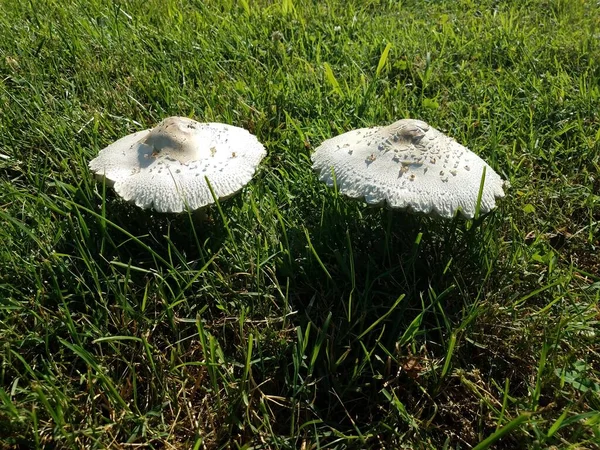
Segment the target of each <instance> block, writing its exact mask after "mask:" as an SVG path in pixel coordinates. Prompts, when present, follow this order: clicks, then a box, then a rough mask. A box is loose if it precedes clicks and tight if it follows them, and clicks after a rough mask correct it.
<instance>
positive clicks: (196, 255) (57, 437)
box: [0, 0, 600, 449]
mask: <svg viewBox="0 0 600 450" xmlns="http://www.w3.org/2000/svg"><path fill="white" fill-rule="evenodd" d="M0 6H1V9H2V11H3V13H2V14H1V15H0V111H1V113H0V154H3V155H5V156H7V157H8V158H1V159H0V183H1V185H0V220H1V222H0V223H1V224H2V226H1V227H0V242H2V245H1V246H0V343H1V346H0V361H1V366H0V447H1V448H129V447H140V446H142V447H148V448H185V449H189V448H194V449H199V448H245V449H250V448H282V449H285V448H302V449H310V448H314V449H316V448H423V449H426V448H436V449H437V448H476V449H485V448H490V447H494V448H511V449H512V448H549V447H552V448H598V447H599V444H598V443H599V442H600V394H599V392H600V357H599V354H598V344H597V343H598V333H599V332H600V329H599V328H600V326H599V319H600V311H599V309H598V300H599V297H600V257H599V256H598V252H599V248H600V196H599V193H600V181H599V180H600V159H599V158H600V143H599V142H600V117H599V114H600V87H599V86H598V81H597V80H598V79H600V65H599V64H598V62H599V61H600V20H599V17H600V10H599V7H598V5H597V4H596V3H595V2H588V1H583V0H569V1H566V0H555V1H547V0H545V1H544V0H527V1H525V2H522V1H520V2H517V1H507V2H496V1H492V0H484V1H481V2H472V1H470V0H462V1H459V2H449V1H446V2H415V1H406V2H392V1H383V0H381V1H378V0H370V1H365V2H362V1H361V2H350V3H347V2H337V1H333V0H327V1H323V2H300V1H293V0H282V1H275V2H267V1H252V0H240V1H239V2H234V1H228V0H219V1H214V2H201V1H185V2H184V1H177V0H164V1H155V0H148V1H145V2H135V1H113V2H104V1H100V0H90V1H86V2H78V1H72V2H56V1H54V0H35V1H33V2H14V1H10V0H4V1H0ZM170 115H183V116H189V117H192V118H195V119H197V120H201V121H219V122H226V123H231V124H234V125H237V126H242V127H245V128H247V129H249V130H250V131H251V132H252V133H255V134H256V135H257V136H258V138H259V139H260V140H261V142H263V143H264V144H265V146H266V147H267V149H268V152H269V154H268V157H267V158H266V159H265V160H264V162H263V164H262V165H261V168H260V169H259V171H258V173H257V175H256V177H255V179H254V180H253V181H252V183H250V184H249V185H248V187H247V188H245V189H244V190H243V191H242V193H240V194H239V195H237V196H236V197H234V198H232V199H229V200H227V201H225V202H222V203H221V204H220V205H219V208H217V207H214V208H212V209H210V210H209V212H208V220H206V221H205V222H198V221H195V220H194V218H193V217H191V216H189V215H186V214H182V215H179V216H169V215H159V214H155V213H152V212H144V211H140V210H138V209H136V208H135V207H134V206H132V205H129V204H124V203H123V202H121V201H119V199H117V198H116V197H115V195H114V194H113V192H112V191H111V190H110V189H105V188H104V187H103V186H102V185H99V184H97V183H96V182H94V180H93V177H92V176H91V175H90V173H89V171H88V170H87V161H88V160H89V159H91V158H92V157H94V156H95V155H96V153H97V152H98V150H99V149H100V148H102V147H104V146H106V145H108V144H109V143H110V142H112V141H113V140H115V139H116V138H118V137H120V136H123V135H125V134H127V133H131V132H133V131H137V130H141V129H143V128H145V127H150V126H152V125H153V124H155V123H156V122H158V121H159V120H161V119H162V118H164V117H166V116H170ZM403 117H414V118H420V119H423V120H425V121H427V122H429V123H430V124H432V125H433V126H435V127H436V128H439V129H441V130H443V131H445V132H447V133H448V134H450V135H451V136H453V137H454V138H456V139H457V140H458V141H459V142H462V143H464V144H465V145H467V146H469V147H470V148H471V149H473V150H474V151H475V152H476V153H478V154H480V155H481V156H482V157H483V158H485V159H486V160H487V161H488V162H489V163H490V165H491V166H492V167H493V168H494V169H495V170H496V171H498V172H499V173H501V174H502V176H503V177H505V178H506V179H507V180H509V181H510V183H511V188H510V190H509V191H508V195H507V198H506V199H505V200H504V201H502V202H501V203H500V206H499V208H498V209H497V210H496V211H494V212H493V213H491V214H489V215H488V216H486V217H483V218H480V219H478V220H476V221H473V222H465V221H463V220H460V219H456V220H453V221H440V220H434V219H429V218H425V217H418V216H411V215H409V214H406V213H403V212H399V211H395V212H392V211H387V210H382V209H377V208H368V207H366V205H364V204H362V203H360V202H353V201H349V200H347V199H345V198H343V197H341V196H339V195H338V194H337V193H336V192H335V191H334V190H331V189H328V188H326V187H325V186H323V185H322V184H321V183H319V182H318V181H317V179H316V177H315V175H314V174H313V173H312V171H311V169H310V160H309V155H310V152H311V150H312V149H313V148H314V147H316V146H317V145H318V144H319V143H320V142H321V141H322V140H323V139H326V138H328V137H331V136H333V135H335V134H337V133H340V132H343V131H347V130H349V129H352V128H357V127H361V126H368V125H377V124H387V123H390V122H392V121H394V120H396V119H399V118H403Z"/></svg>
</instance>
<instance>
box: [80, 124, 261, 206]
mask: <svg viewBox="0 0 600 450" xmlns="http://www.w3.org/2000/svg"><path fill="white" fill-rule="evenodd" d="M265 155H266V151H265V148H264V147H263V145H262V144H261V143H260V142H258V139H256V137H255V136H253V135H252V134H250V133H249V132H248V131H246V130H244V129H243V128H238V127H234V126H232V125H226V124H222V123H199V122H196V121H194V120H192V119H188V118H185V117H168V118H166V119H165V120H163V121H162V122H160V123H159V124H158V125H157V126H156V127H154V128H152V129H149V130H144V131H139V132H137V133H133V134H130V135H128V136H125V137H123V138H121V139H119V140H118V141H116V142H114V143H112V144H111V145H109V146H108V147H106V148H104V149H102V150H101V151H100V153H99V154H98V156H97V157H96V158H94V159H93V160H92V161H90V164H89V167H90V170H91V171H92V172H94V173H95V174H96V175H97V176H98V177H100V178H104V179H106V183H107V184H108V185H109V186H114V189H115V191H116V193H117V194H118V195H120V196H121V197H123V198H124V199H125V200H127V201H131V202H133V203H135V204H136V205H137V206H139V207H140V208H143V209H147V208H153V209H155V210H156V211H158V212H181V211H183V210H185V209H186V208H188V209H189V210H190V211H193V210H195V209H198V208H202V207H203V206H206V205H208V204H210V203H213V197H212V195H211V193H210V189H209V187H208V184H207V183H206V179H205V177H206V178H208V180H209V182H210V185H211V187H212V188H213V191H214V193H215V195H216V197H217V198H227V197H229V196H231V195H233V194H235V193H236V192H238V191H239V190H241V189H242V187H244V186H245V185H246V184H247V183H248V182H249V181H250V180H251V179H252V176H253V175H254V172H255V170H256V167H257V166H258V164H259V163H260V161H261V160H262V159H263V157H264V156H265Z"/></svg>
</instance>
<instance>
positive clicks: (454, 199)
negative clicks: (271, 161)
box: [311, 119, 504, 219]
mask: <svg viewBox="0 0 600 450" xmlns="http://www.w3.org/2000/svg"><path fill="white" fill-rule="evenodd" d="M311 159H312V161H313V169H314V170H316V171H317V172H319V179H320V180H321V181H323V182H325V183H327V185H328V186H333V185H334V177H335V184H336V185H337V186H338V189H339V191H340V192H341V193H342V194H344V195H346V196H348V197H351V198H356V199H361V198H364V200H365V201H366V202H367V203H369V204H381V203H384V202H385V203H386V204H387V205H388V207H390V208H402V209H408V210H411V211H413V212H417V213H423V214H426V215H433V216H441V217H445V218H451V217H453V216H454V215H455V214H456V212H457V211H460V212H461V214H462V215H463V216H464V217H466V218H468V219H471V218H473V217H474V215H475V208H476V205H477V198H478V195H479V189H480V186H481V181H482V176H483V173H484V169H485V181H484V186H483V192H482V195H481V203H480V212H481V213H482V214H484V213H487V212H489V211H490V210H492V209H493V208H494V207H495V206H496V198H500V197H504V190H503V185H504V181H503V180H502V178H501V177H500V176H499V175H498V174H497V173H496V172H494V170H493V169H492V168H491V167H490V166H489V165H488V164H487V163H486V162H485V161H484V160H482V159H481V158H480V157H479V156H477V155H476V154H475V153H473V152H472V151H470V150H469V149H467V148H466V147H464V146H462V145H461V144H459V143H458V142H456V141H455V140H454V139H452V138H451V137H448V136H446V135H445V134H443V133H442V132H440V131H438V130H436V129H435V128H433V127H431V126H429V125H428V124H427V123H425V122H423V121H421V120H414V119H402V120H399V121H397V122H394V123H392V124H391V125H388V126H385V127H372V128H361V129H357V130H352V131H349V132H347V133H344V134H341V135H339V136H336V137H334V138H331V139H328V140H326V141H324V142H323V143H322V144H321V145H320V146H319V147H317V149H316V150H315V152H314V153H313V154H312V156H311Z"/></svg>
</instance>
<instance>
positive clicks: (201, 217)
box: [192, 208, 208, 223]
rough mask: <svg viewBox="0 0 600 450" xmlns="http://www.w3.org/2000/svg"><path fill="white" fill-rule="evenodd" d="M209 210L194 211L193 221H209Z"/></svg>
mask: <svg viewBox="0 0 600 450" xmlns="http://www.w3.org/2000/svg"><path fill="white" fill-rule="evenodd" d="M207 209H208V208H200V209H197V210H195V211H192V219H193V220H194V222H198V223H202V222H206V221H207V220H208V213H207V212H206V210H207Z"/></svg>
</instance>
